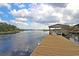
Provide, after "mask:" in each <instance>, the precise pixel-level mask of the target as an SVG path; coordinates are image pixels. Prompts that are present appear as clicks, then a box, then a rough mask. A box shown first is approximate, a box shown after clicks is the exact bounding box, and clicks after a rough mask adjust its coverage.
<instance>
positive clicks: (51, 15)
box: [11, 3, 79, 28]
mask: <svg viewBox="0 0 79 59" xmlns="http://www.w3.org/2000/svg"><path fill="white" fill-rule="evenodd" d="M56 6H57V7H56V8H55V6H54V7H53V6H51V5H48V4H36V3H35V4H31V7H30V8H29V9H25V8H24V9H20V10H15V9H14V10H12V11H11V13H12V15H13V16H15V17H16V22H17V23H25V22H26V21H27V20H29V18H31V20H32V21H33V22H31V24H30V25H29V24H28V23H27V22H26V23H25V24H26V26H25V28H47V26H48V25H52V24H57V23H61V24H74V23H75V24H76V23H79V19H78V18H79V16H78V15H79V8H78V7H79V4H72V3H70V4H67V6H65V7H63V8H62V7H58V4H56ZM22 7H24V6H22ZM17 17H18V18H17ZM19 26H20V25H19Z"/></svg>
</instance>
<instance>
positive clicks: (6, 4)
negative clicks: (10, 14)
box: [0, 3, 11, 9]
mask: <svg viewBox="0 0 79 59" xmlns="http://www.w3.org/2000/svg"><path fill="white" fill-rule="evenodd" d="M0 7H7V8H8V9H10V8H11V6H10V4H8V3H0Z"/></svg>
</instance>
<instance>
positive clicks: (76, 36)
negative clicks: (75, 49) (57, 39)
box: [69, 34, 79, 45]
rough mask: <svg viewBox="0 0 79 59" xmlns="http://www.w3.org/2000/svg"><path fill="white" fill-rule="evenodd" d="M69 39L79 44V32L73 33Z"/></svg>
mask: <svg viewBox="0 0 79 59" xmlns="http://www.w3.org/2000/svg"><path fill="white" fill-rule="evenodd" d="M69 39H70V40H71V41H72V42H73V43H75V44H76V45H79V34H72V35H71V36H70V38H69Z"/></svg>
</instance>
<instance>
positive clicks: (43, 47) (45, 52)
mask: <svg viewBox="0 0 79 59" xmlns="http://www.w3.org/2000/svg"><path fill="white" fill-rule="evenodd" d="M31 55H32V56H79V46H76V45H75V44H74V43H73V42H71V41H70V40H68V39H66V38H64V37H63V36H60V35H48V36H47V37H45V38H44V40H43V41H42V42H41V44H40V45H38V46H37V48H36V49H35V50H34V51H33V52H32V54H31Z"/></svg>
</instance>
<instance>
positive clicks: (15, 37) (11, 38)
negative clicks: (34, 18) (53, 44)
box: [0, 31, 48, 56]
mask: <svg viewBox="0 0 79 59" xmlns="http://www.w3.org/2000/svg"><path fill="white" fill-rule="evenodd" d="M46 35H48V32H44V31H23V32H20V33H17V34H8V35H0V55H2V56H10V55H13V56H19V55H20V56H22V55H23V56H28V55H30V54H31V53H32V51H33V50H34V49H35V48H36V47H37V46H38V43H40V42H41V41H42V40H43V38H44V37H45V36H46Z"/></svg>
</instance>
